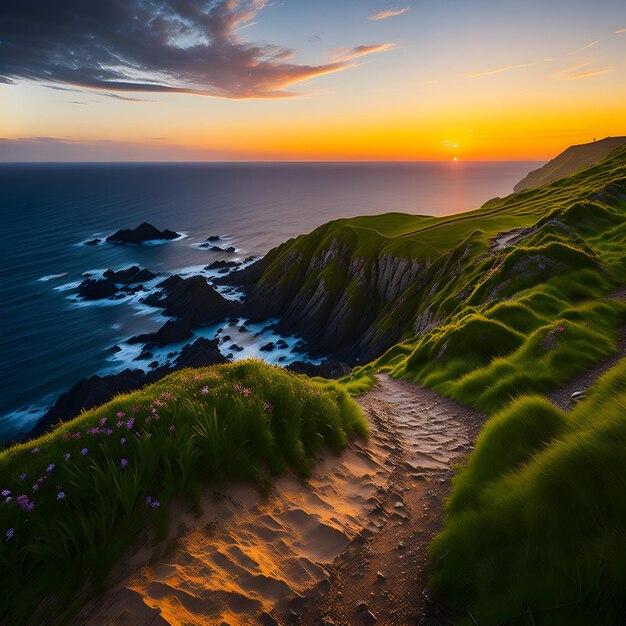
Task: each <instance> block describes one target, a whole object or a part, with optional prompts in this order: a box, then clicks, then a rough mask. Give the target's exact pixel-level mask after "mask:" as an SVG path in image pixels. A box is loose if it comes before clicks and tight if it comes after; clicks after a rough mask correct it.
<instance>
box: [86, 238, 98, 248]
mask: <svg viewBox="0 0 626 626" xmlns="http://www.w3.org/2000/svg"><path fill="white" fill-rule="evenodd" d="M101 241H102V239H98V238H96V239H90V240H89V241H85V243H84V244H83V245H85V246H97V245H98V244H99V243H100V242H101Z"/></svg>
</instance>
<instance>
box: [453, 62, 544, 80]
mask: <svg viewBox="0 0 626 626" xmlns="http://www.w3.org/2000/svg"><path fill="white" fill-rule="evenodd" d="M531 65H533V63H517V64H516V65H507V66H505V67H496V68H493V69H491V70H484V71H481V72H472V73H470V74H465V75H464V76H463V78H483V77H484V76H493V75H494V74H502V73H503V72H510V71H511V70H517V69H520V68H522V67H530V66H531Z"/></svg>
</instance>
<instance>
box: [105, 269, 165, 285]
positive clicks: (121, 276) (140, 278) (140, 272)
mask: <svg viewBox="0 0 626 626" xmlns="http://www.w3.org/2000/svg"><path fill="white" fill-rule="evenodd" d="M104 277H105V278H106V279H107V280H110V281H111V282H113V283H117V284H121V285H135V284H137V283H144V282H147V281H149V280H152V279H153V278H156V277H157V275H156V274H153V273H152V272H151V271H150V270H147V269H145V268H141V267H137V266H136V265H133V266H131V267H128V268H126V269H123V270H118V271H117V272H116V271H114V270H110V269H109V270H107V271H106V272H104Z"/></svg>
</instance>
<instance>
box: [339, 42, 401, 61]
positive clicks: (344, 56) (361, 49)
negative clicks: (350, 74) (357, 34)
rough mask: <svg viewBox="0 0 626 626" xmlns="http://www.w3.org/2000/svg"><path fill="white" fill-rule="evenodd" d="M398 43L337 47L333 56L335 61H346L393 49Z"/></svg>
mask: <svg viewBox="0 0 626 626" xmlns="http://www.w3.org/2000/svg"><path fill="white" fill-rule="evenodd" d="M396 45H397V44H395V43H381V44H375V45H373V46H357V47H356V48H335V50H333V51H332V58H333V60H334V61H335V62H341V63H346V62H348V61H354V60H355V59H359V58H361V57H364V56H367V55H368V54H375V53H377V52H387V51H388V50H393V49H394V48H395V47H396Z"/></svg>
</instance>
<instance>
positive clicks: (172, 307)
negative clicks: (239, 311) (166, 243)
mask: <svg viewBox="0 0 626 626" xmlns="http://www.w3.org/2000/svg"><path fill="white" fill-rule="evenodd" d="M160 306H162V307H163V308H164V309H165V311H164V313H165V315H167V316H168V317H178V318H180V319H181V320H184V321H185V322H186V323H187V324H188V325H190V326H191V327H193V326H198V325H200V324H205V323H207V322H212V321H218V320H220V319H223V318H225V317H228V316H229V315H232V314H233V313H234V312H235V309H236V308H237V304H236V303H235V302H232V301H231V300H227V299H226V298H224V297H223V296H221V295H220V294H219V293H218V292H217V291H215V289H213V287H211V285H209V283H207V281H206V279H205V278H203V277H202V276H192V277H191V278H186V279H184V280H182V281H180V282H178V283H176V284H175V285H174V286H173V287H172V289H170V290H169V293H168V295H167V296H166V297H165V298H163V300H162V301H161V304H160Z"/></svg>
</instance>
